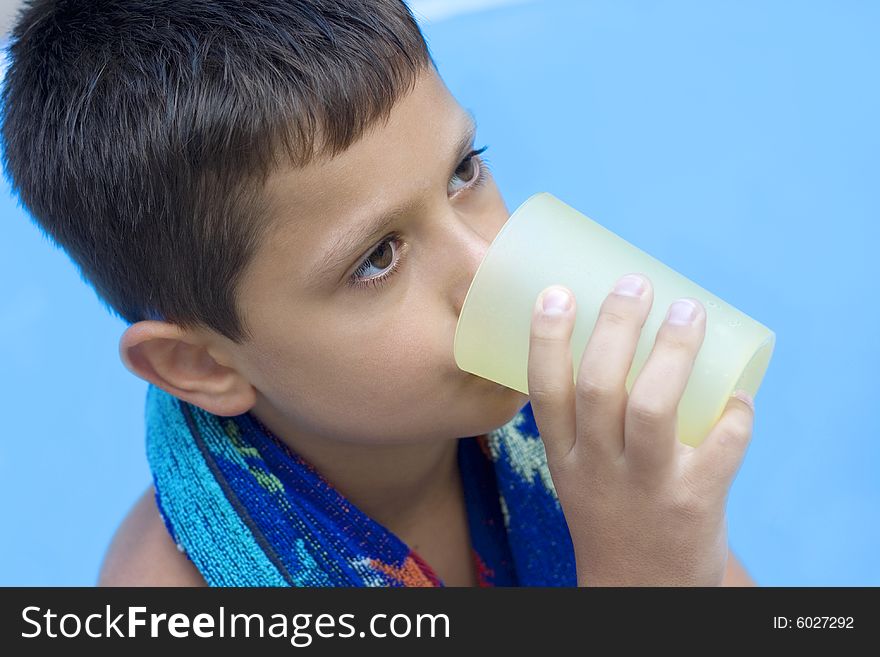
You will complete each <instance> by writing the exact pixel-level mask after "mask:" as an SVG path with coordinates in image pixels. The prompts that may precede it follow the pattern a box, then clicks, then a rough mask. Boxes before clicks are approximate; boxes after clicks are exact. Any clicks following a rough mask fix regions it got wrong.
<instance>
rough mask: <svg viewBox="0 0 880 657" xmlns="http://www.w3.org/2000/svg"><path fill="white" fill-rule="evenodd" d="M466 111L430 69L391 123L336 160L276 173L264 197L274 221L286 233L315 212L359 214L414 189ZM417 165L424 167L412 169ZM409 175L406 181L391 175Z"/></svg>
mask: <svg viewBox="0 0 880 657" xmlns="http://www.w3.org/2000/svg"><path fill="white" fill-rule="evenodd" d="M464 117H465V113H464V110H463V109H462V108H461V107H460V106H459V105H458V103H457V102H456V100H455V98H454V97H453V96H452V95H451V94H450V93H449V91H448V89H447V88H446V86H445V84H444V83H443V81H442V79H441V78H440V77H439V76H438V75H437V74H436V72H435V71H434V70H433V69H431V70H430V71H428V72H424V73H422V74H421V75H420V76H419V78H418V80H417V82H416V84H415V86H414V88H413V90H412V91H411V92H410V93H409V94H408V95H407V96H405V97H403V98H400V99H398V100H397V102H396V103H395V104H394V106H393V107H392V109H391V112H390V115H389V118H388V121H387V122H385V123H383V122H382V121H381V120H380V121H378V122H377V123H375V124H374V125H372V126H370V127H369V128H368V130H367V131H366V132H365V133H364V135H362V136H361V138H360V139H359V140H358V141H356V142H355V143H354V144H352V145H351V146H349V148H348V149H346V150H345V151H343V152H342V153H340V154H338V155H337V156H336V157H334V158H332V159H322V158H318V159H316V160H315V161H314V162H312V163H310V164H309V165H308V166H305V167H302V168H299V169H285V170H281V171H278V172H276V173H275V174H274V175H272V176H271V177H270V178H269V180H268V181H267V184H266V188H265V192H266V199H267V201H268V208H267V209H268V212H269V215H270V220H271V221H272V223H273V224H274V225H278V226H279V227H283V228H284V230H285V232H287V230H288V228H289V225H288V224H290V223H300V222H298V221H297V220H298V219H299V218H301V217H302V216H307V215H309V214H310V211H312V212H313V211H314V210H316V209H325V210H326V209H329V208H333V209H334V210H336V211H337V212H342V211H345V210H346V209H350V210H358V211H360V210H361V209H362V208H363V205H364V203H371V202H378V203H381V199H382V198H383V197H385V196H387V193H388V192H391V191H395V190H398V189H399V188H400V187H409V186H411V185H412V184H413V178H415V177H418V176H419V175H420V174H421V173H428V172H429V170H430V168H431V166H430V164H431V161H430V159H429V157H428V156H430V154H431V151H432V150H433V149H435V148H437V147H438V146H441V145H442V143H443V141H444V140H447V139H448V138H449V134H450V132H453V133H454V132H455V131H456V130H457V129H459V126H460V125H461V124H462V122H463V121H462V119H463V118H464ZM426 151H427V152H426ZM413 162H421V163H422V164H423V165H424V166H421V167H418V168H412V167H411V165H412V163H413ZM395 168H397V169H401V168H402V169H406V170H408V175H407V176H405V180H402V181H401V180H398V179H397V178H396V177H395V176H393V175H392V173H396V171H395Z"/></svg>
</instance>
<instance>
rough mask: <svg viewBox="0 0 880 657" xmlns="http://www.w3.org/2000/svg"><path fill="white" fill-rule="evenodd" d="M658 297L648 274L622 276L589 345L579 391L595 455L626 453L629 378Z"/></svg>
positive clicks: (583, 436)
mask: <svg viewBox="0 0 880 657" xmlns="http://www.w3.org/2000/svg"><path fill="white" fill-rule="evenodd" d="M653 300H654V290H653V286H652V285H651V281H650V280H649V279H648V277H647V276H642V275H639V274H628V275H626V276H622V277H621V278H620V279H619V280H618V281H617V284H616V285H615V290H613V291H612V293H611V294H609V295H608V296H607V297H606V298H605V301H604V302H603V303H602V307H601V308H600V309H599V315H598V316H597V318H596V324H595V326H593V331H592V333H591V334H590V339H589V341H588V342H587V346H586V347H585V348H584V353H583V355H582V356H581V362H580V366H579V369H578V381H577V391H576V399H577V402H576V403H577V426H578V429H579V436H578V441H580V442H583V444H584V445H585V447H586V448H587V449H589V450H590V452H591V453H592V454H594V455H599V454H604V455H606V456H608V457H611V458H617V457H618V456H620V454H621V452H623V448H624V441H623V428H624V410H625V409H626V400H627V392H626V377H627V374H629V370H630V368H631V367H632V361H633V358H634V356H635V353H636V347H637V346H638V343H639V336H640V335H641V331H642V326H643V325H644V323H645V320H646V319H647V317H648V313H649V311H650V310H651V304H652V303H653Z"/></svg>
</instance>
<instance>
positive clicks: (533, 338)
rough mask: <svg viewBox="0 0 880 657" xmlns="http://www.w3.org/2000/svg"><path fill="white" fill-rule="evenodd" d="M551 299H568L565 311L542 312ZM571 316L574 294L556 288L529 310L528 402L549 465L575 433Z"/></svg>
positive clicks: (561, 454)
mask: <svg viewBox="0 0 880 657" xmlns="http://www.w3.org/2000/svg"><path fill="white" fill-rule="evenodd" d="M560 293H562V295H561V296H559V295H560ZM552 298H556V299H557V300H558V301H562V302H564V301H565V299H566V298H567V300H568V308H567V309H564V310H556V311H554V310H552V309H550V310H547V311H545V310H544V307H545V306H544V303H543V302H544V300H545V299H552ZM574 317H575V299H574V295H573V294H571V293H570V291H568V290H567V289H566V288H564V287H561V286H558V285H554V286H551V287H549V288H546V289H544V290H542V292H541V294H540V295H539V296H538V299H537V300H536V301H535V307H534V309H533V311H532V325H531V335H530V337H529V362H528V387H529V391H528V392H529V402H530V403H531V405H532V413H533V415H534V416H535V423H536V424H537V425H538V430H539V433H540V435H541V440H543V441H544V449H545V451H546V452H547V460H548V463H559V462H561V461H562V459H563V458H564V457H565V455H566V454H568V452H569V451H570V450H571V448H572V446H573V444H574V441H575V437H576V433H577V427H576V425H575V408H574V369H573V366H572V356H571V342H570V341H571V333H572V330H573V329H574Z"/></svg>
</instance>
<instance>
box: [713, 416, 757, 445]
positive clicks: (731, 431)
mask: <svg viewBox="0 0 880 657" xmlns="http://www.w3.org/2000/svg"><path fill="white" fill-rule="evenodd" d="M751 438H752V426H751V423H750V422H747V421H742V420H737V421H731V422H728V423H726V424H724V425H722V426H719V427H718V441H719V442H720V443H721V444H722V445H734V446H745V445H747V444H748V443H749V441H750V440H751Z"/></svg>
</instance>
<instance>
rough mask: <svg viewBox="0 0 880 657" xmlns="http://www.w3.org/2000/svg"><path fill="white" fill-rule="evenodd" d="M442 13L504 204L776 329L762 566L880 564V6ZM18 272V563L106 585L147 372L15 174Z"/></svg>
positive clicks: (1, 449)
mask: <svg viewBox="0 0 880 657" xmlns="http://www.w3.org/2000/svg"><path fill="white" fill-rule="evenodd" d="M414 4H416V5H418V3H414ZM453 4H454V3H453ZM459 4H461V3H459ZM465 4H466V3H465ZM489 4H492V3H489ZM497 4H498V3H496V5H497ZM423 6H424V7H427V5H424V3H423ZM435 6H436V3H435ZM426 11H427V9H426ZM420 16H421V15H420ZM434 16H435V19H434V20H427V19H425V20H423V24H422V26H423V29H424V32H425V35H426V37H427V39H428V43H429V46H430V47H431V49H432V52H433V53H434V55H435V58H436V60H437V62H438V65H439V67H440V71H441V73H442V74H443V76H444V78H445V79H446V81H447V83H448V85H449V86H450V88H451V90H452V91H453V93H454V94H455V95H456V96H457V97H458V99H459V101H460V102H461V103H462V104H463V105H464V106H466V107H468V108H470V109H472V110H473V111H474V112H475V113H476V115H477V119H478V122H479V133H478V141H479V142H480V145H482V144H489V150H488V151H487V153H486V156H487V157H488V158H489V161H490V164H491V166H492V169H493V171H494V173H495V176H496V178H497V180H498V181H499V184H500V186H501V189H502V192H503V193H504V195H505V198H506V199H507V202H508V206H509V207H510V208H511V209H513V208H515V207H516V206H517V205H518V204H519V203H520V202H522V201H523V200H525V199H526V198H527V197H528V196H530V195H531V194H532V193H534V192H536V191H549V192H551V193H553V194H555V195H557V196H558V197H560V198H561V199H563V200H565V201H566V202H567V203H569V204H571V205H573V206H575V207H577V208H578V209H579V210H581V211H582V212H584V213H585V214H587V215H589V216H590V217H592V218H593V219H595V220H596V221H598V222H600V223H602V224H603V225H605V226H606V227H608V228H609V229H611V230H612V231H614V232H616V233H617V234H618V235H620V236H621V237H623V238H624V239H626V240H627V241H629V242H631V243H633V244H635V245H637V246H638V247H639V248H641V249H642V250H644V251H647V252H648V253H650V254H651V255H653V256H655V257H657V258H658V259H660V260H661V261H663V262H665V263H666V264H668V265H669V266H670V267H672V268H673V269H676V270H677V271H679V272H681V273H682V274H683V275H685V276H687V277H688V278H691V279H693V280H694V281H696V282H698V283H699V284H700V285H701V286H703V287H705V288H706V289H708V290H710V291H712V292H713V293H714V294H716V295H718V296H720V297H721V298H723V299H725V300H726V301H728V302H730V303H731V304H733V305H734V306H736V307H738V308H740V309H741V310H743V311H744V312H746V313H747V314H749V315H751V316H752V317H754V318H755V319H757V320H758V321H760V322H762V323H763V324H765V325H767V326H769V327H770V328H772V329H773V330H774V331H776V334H777V346H776V352H775V354H774V356H773V360H772V361H771V363H770V368H769V370H768V372H767V375H766V377H765V379H764V384H763V386H762V388H761V390H760V392H759V394H758V396H757V400H756V402H757V416H756V424H755V430H754V434H753V439H752V444H751V446H750V448H749V451H748V453H747V455H746V459H745V462H744V464H743V466H742V468H741V470H740V472H739V475H738V477H737V479H736V481H735V483H734V485H733V488H732V490H731V493H730V498H729V505H728V511H729V528H730V542H731V546H732V548H733V550H734V552H735V553H736V554H737V555H738V556H739V558H740V559H741V561H742V562H743V563H744V565H745V566H746V568H747V570H749V572H750V573H751V574H752V576H753V577H754V578H755V580H756V581H757V582H758V583H759V584H761V585H765V586H774V585H847V586H849V585H874V586H877V585H880V565H878V561H877V553H878V547H880V522H878V520H880V512H878V508H880V485H878V478H877V474H878V465H880V458H878V457H880V440H878V438H880V431H878V428H877V419H878V418H877V411H878V408H880V405H878V403H877V385H876V376H877V373H878V372H880V357H878V350H877V334H878V323H880V322H878V320H880V313H878V303H877V302H878V294H877V291H876V287H875V286H876V285H877V282H878V276H877V273H876V272H877V269H876V267H875V265H874V264H872V263H876V260H877V249H878V246H880V239H878V237H880V229H878V223H880V191H878V190H880V185H878V183H880V128H878V117H880V85H878V78H877V65H878V62H880V39H878V33H880V30H878V27H880V3H876V2H870V1H868V0H865V1H862V2H857V1H852V0H851V1H836V2H830V1H829V2H807V1H804V0H799V1H793V0H792V1H790V2H781V1H776V2H766V1H765V0H761V1H739V2H700V1H696V0H695V1H692V2H685V1H675V2H644V1H643V2H634V1H621V0H607V1H601V2H600V1H588V2H585V1H581V0H534V1H533V2H519V3H512V4H506V5H504V6H495V7H491V8H488V9H486V8H483V9H480V3H471V4H470V5H469V6H468V8H467V13H464V14H455V12H454V11H452V10H450V12H447V13H446V14H442V13H437V14H435V15H434ZM428 18H430V16H429V17H428ZM47 184H51V181H48V182H47ZM0 281H2V283H0V285H2V295H3V298H4V299H5V303H4V304H3V305H2V307H0V375H2V376H0V399H2V401H3V407H4V409H5V412H4V418H3V429H2V432H0V514H2V519H3V529H2V540H0V584H3V585H89V584H92V583H94V581H95V578H96V574H97V572H98V568H99V565H100V561H101V559H102V556H103V553H104V550H105V549H106V547H107V545H108V543H109V541H110V538H111V536H112V534H113V531H114V530H115V528H116V527H117V525H118V524H119V522H120V521H121V519H122V518H123V517H124V515H125V513H126V511H127V510H128V509H129V507H130V506H131V504H132V503H133V501H134V500H135V499H136V498H137V497H138V496H139V495H140V493H141V492H142V491H143V490H144V489H145V487H146V486H147V485H148V484H149V481H150V476H149V471H148V468H147V465H146V458H145V455H144V441H143V438H144V436H143V432H144V418H143V409H144V393H145V390H146V383H145V382H144V381H142V380H140V379H138V378H136V377H134V376H133V375H132V374H131V373H129V372H128V371H127V370H126V369H125V368H124V367H123V365H122V364H121V362H120V360H119V358H118V354H117V348H118V347H117V345H118V340H119V336H120V335H121V333H122V332H123V330H124V328H125V326H124V324H123V323H122V322H121V321H120V320H118V319H116V318H114V317H113V316H112V315H110V314H109V313H108V312H107V311H106V310H105V308H104V307H103V305H102V304H101V303H100V302H99V301H98V299H97V297H96V295H95V293H94V292H93V291H92V290H91V288H89V287H88V286H87V285H86V284H85V283H84V282H83V281H82V280H81V279H80V277H79V274H78V272H77V270H76V269H75V268H74V266H73V265H72V263H71V262H70V260H69V259H68V258H67V256H66V255H65V254H64V253H63V252H62V251H60V250H58V249H56V248H55V247H54V246H53V245H51V243H50V242H49V241H48V240H47V239H45V238H44V237H43V236H42V234H41V233H40V232H39V230H38V229H37V228H36V227H35V225H33V224H31V223H30V222H29V220H28V218H27V215H26V213H25V212H24V211H23V210H22V209H21V208H20V207H19V206H18V204H17V202H16V200H15V199H14V198H13V197H12V196H11V195H10V192H9V188H8V183H6V182H4V189H3V190H2V191H0ZM871 334H873V335H874V336H875V337H874V338H870V335H871Z"/></svg>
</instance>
